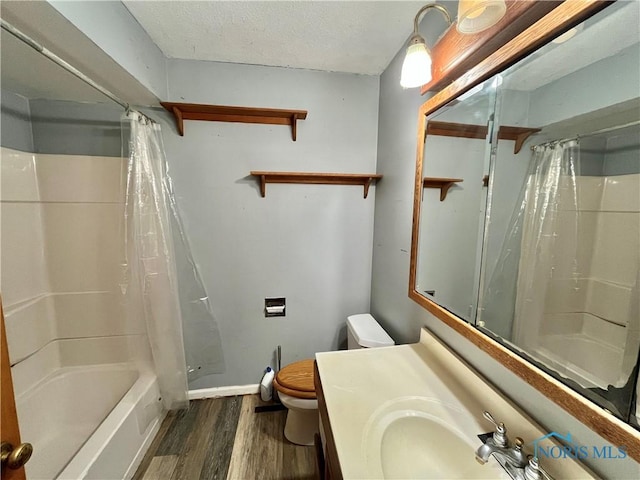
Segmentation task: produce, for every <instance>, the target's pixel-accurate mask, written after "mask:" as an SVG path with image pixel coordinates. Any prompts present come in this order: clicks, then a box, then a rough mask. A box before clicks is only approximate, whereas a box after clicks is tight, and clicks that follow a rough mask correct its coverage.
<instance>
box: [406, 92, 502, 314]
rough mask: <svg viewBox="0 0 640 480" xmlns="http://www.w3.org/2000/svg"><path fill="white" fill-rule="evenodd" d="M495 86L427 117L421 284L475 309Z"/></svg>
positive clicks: (459, 307) (457, 310) (433, 294)
mask: <svg viewBox="0 0 640 480" xmlns="http://www.w3.org/2000/svg"><path fill="white" fill-rule="evenodd" d="M494 106H495V86H494V84H493V83H492V82H485V83H484V84H481V85H479V86H477V87H475V88H474V89H472V90H470V91H469V92H467V93H466V94H465V95H463V96H461V97H459V98H458V99H456V100H454V101H453V102H451V103H450V104H449V105H446V106H445V107H443V108H441V109H440V110H438V111H437V112H436V113H435V114H434V115H431V116H430V117H429V118H428V119H427V122H426V131H425V145H424V162H423V164H424V170H423V175H424V178H423V181H422V186H423V188H422V207H421V210H420V233H419V245H418V261H417V267H416V290H417V291H418V292H420V293H421V294H422V295H424V296H426V297H427V298H429V299H431V300H433V301H434V302H436V303H437V304H438V305H440V306H442V307H444V308H446V309H447V310H449V311H450V312H452V313H454V314H455V315H457V316H459V317H461V318H464V319H465V320H467V321H470V322H472V321H473V320H474V319H475V316H476V309H477V300H478V288H479V282H478V279H479V275H480V260H481V252H482V241H483V235H482V232H483V230H484V219H485V208H486V199H487V184H488V183H487V180H488V175H489V159H490V150H491V137H492V133H493V121H492V112H493V110H494Z"/></svg>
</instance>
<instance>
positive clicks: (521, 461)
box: [510, 437, 529, 468]
mask: <svg viewBox="0 0 640 480" xmlns="http://www.w3.org/2000/svg"><path fill="white" fill-rule="evenodd" d="M523 446H524V440H522V437H516V438H515V440H514V441H513V455H512V458H511V460H510V462H511V463H512V464H513V466H515V467H516V468H525V467H526V466H527V464H528V463H529V461H528V460H529V459H528V458H527V455H526V454H525V453H524V452H523V451H522V447H523Z"/></svg>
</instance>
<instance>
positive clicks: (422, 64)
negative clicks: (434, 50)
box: [400, 41, 431, 88]
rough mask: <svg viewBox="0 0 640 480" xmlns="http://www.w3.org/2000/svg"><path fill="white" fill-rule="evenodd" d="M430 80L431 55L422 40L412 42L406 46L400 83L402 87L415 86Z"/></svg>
mask: <svg viewBox="0 0 640 480" xmlns="http://www.w3.org/2000/svg"><path fill="white" fill-rule="evenodd" d="M430 81H431V55H429V50H427V45H426V44H425V43H424V41H422V42H418V43H412V44H411V45H409V47H408V48H407V55H406V56H405V57H404V63H403V64H402V73H401V74H400V85H401V86H402V88H416V87H420V86H422V85H424V84H425V83H429V82H430Z"/></svg>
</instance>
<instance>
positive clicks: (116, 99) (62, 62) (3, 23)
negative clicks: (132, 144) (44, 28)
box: [0, 18, 156, 123]
mask: <svg viewBox="0 0 640 480" xmlns="http://www.w3.org/2000/svg"><path fill="white" fill-rule="evenodd" d="M0 26H1V27H2V29H3V30H6V31H7V32H9V33H10V34H11V35H13V36H14V37H16V38H17V39H18V40H21V41H22V42H23V43H25V44H26V45H28V46H30V47H31V48H33V49H34V50H35V51H36V52H38V53H39V54H41V55H43V56H45V57H47V58H48V59H49V60H51V61H52V62H53V63H55V64H56V65H59V66H60V67H62V68H63V69H65V70H66V71H67V72H69V73H70V74H72V75H74V76H75V77H77V78H79V79H80V80H82V81H83V82H84V83H86V84H87V85H89V86H91V87H93V88H95V89H96V90H98V91H99V92H100V93H102V94H103V95H104V96H106V97H108V98H109V99H111V100H113V101H114V102H115V103H117V104H118V105H120V106H121V107H122V108H124V109H125V110H126V111H127V112H128V111H130V110H131V106H130V105H129V104H128V103H127V102H125V101H124V100H121V99H120V98H119V97H117V96H116V95H115V94H113V93H111V92H110V91H109V90H107V89H106V88H104V87H103V86H102V85H100V84H99V83H97V82H94V81H93V80H92V79H91V78H89V77H88V76H86V75H85V74H84V73H82V72H81V71H80V70H78V69H77V68H76V67H74V66H73V65H71V64H70V63H68V62H66V61H65V60H64V59H62V58H60V57H59V56H58V55H56V54H55V53H53V52H52V51H51V50H49V49H47V48H45V47H44V46H43V45H41V44H40V43H38V42H36V41H35V40H34V39H33V38H31V37H29V36H28V35H27V34H25V33H24V32H22V31H20V30H18V29H17V28H16V27H14V26H13V25H11V24H10V23H9V22H7V21H5V20H4V19H2V18H0ZM137 113H139V114H140V115H142V116H143V117H145V118H146V119H148V120H150V121H151V122H153V123H156V122H155V121H154V120H153V119H152V118H149V117H148V116H147V115H145V114H144V113H142V112H137Z"/></svg>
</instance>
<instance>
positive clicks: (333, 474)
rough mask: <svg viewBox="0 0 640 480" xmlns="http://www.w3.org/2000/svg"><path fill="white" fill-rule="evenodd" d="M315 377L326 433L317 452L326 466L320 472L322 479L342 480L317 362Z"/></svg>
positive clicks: (319, 460)
mask: <svg viewBox="0 0 640 480" xmlns="http://www.w3.org/2000/svg"><path fill="white" fill-rule="evenodd" d="M313 377H314V378H313V380H314V383H315V387H316V396H317V398H318V412H319V413H320V428H321V429H322V431H323V432H324V444H323V445H321V446H320V448H316V452H317V454H318V456H319V458H318V465H320V466H322V465H324V471H320V478H321V479H324V480H342V471H341V469H340V462H339V461H338V450H337V449H336V443H335V441H334V439H333V432H332V430H331V423H330V422H329V413H328V412H327V403H326V402H325V399H324V393H323V391H322V380H320V373H319V372H318V363H317V362H313ZM322 447H324V448H322ZM320 456H322V457H320Z"/></svg>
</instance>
